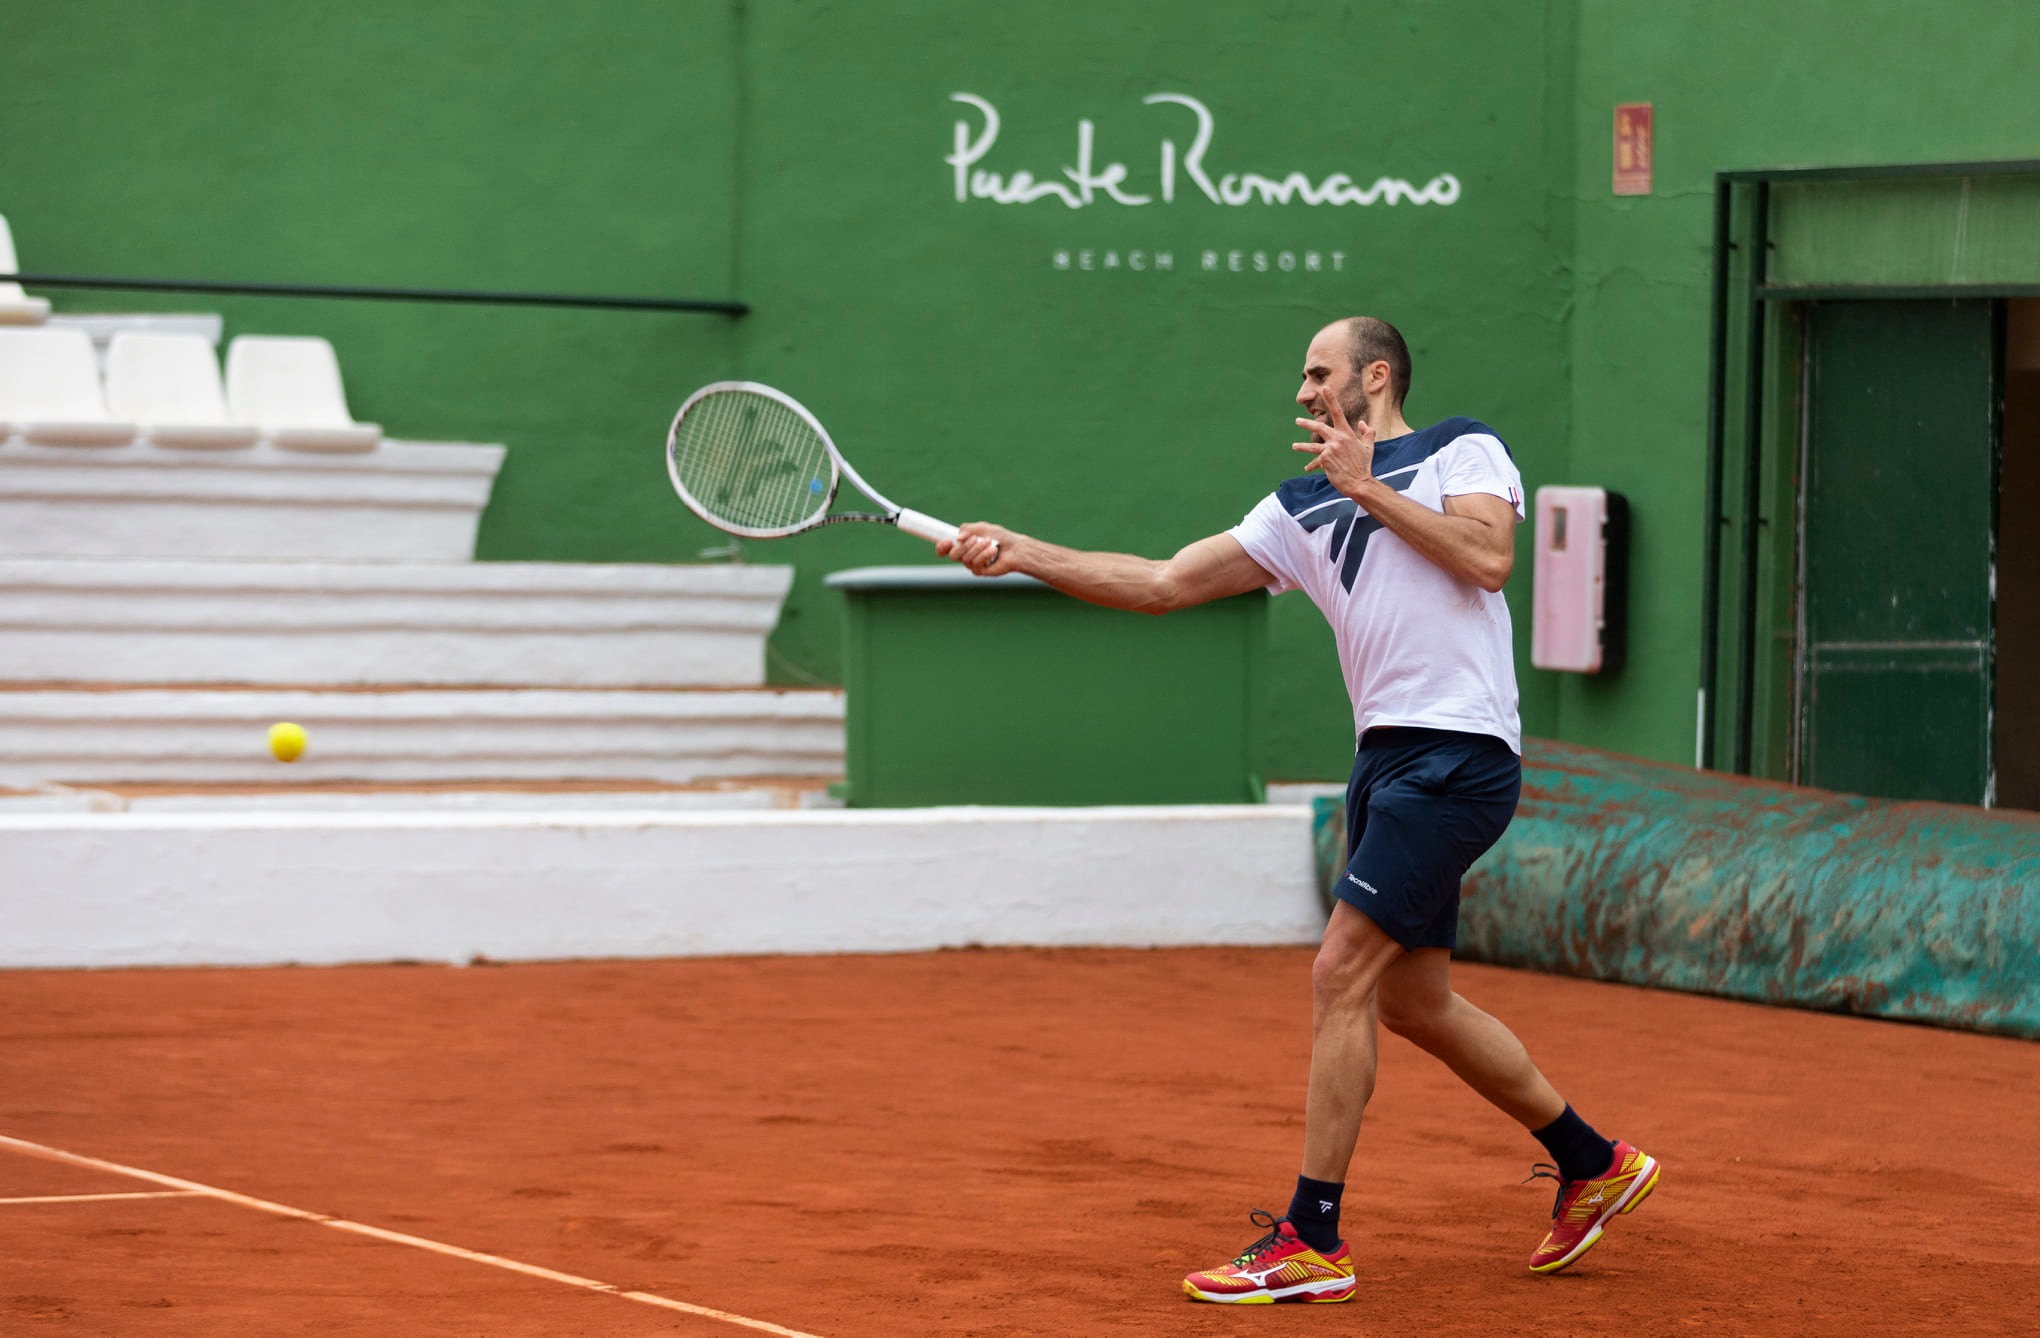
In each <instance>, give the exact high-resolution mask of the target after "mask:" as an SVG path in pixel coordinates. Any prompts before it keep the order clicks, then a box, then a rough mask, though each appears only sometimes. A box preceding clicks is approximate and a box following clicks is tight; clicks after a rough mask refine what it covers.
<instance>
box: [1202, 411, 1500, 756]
mask: <svg viewBox="0 0 2040 1338" xmlns="http://www.w3.org/2000/svg"><path fill="white" fill-rule="evenodd" d="M1374 476H1375V477H1376V478H1378V479H1380V480H1381V481H1382V482H1383V483H1386V484H1388V485H1389V486H1390V487H1393V488H1394V489H1395V490H1396V491H1397V492H1400V493H1402V494H1403V495H1404V496H1406V497H1408V498H1410V499H1411V500H1412V501H1415V502H1418V503H1421V504H1422V505H1424V506H1427V507H1429V508H1431V510H1433V511H1443V510H1444V509H1445V504H1444V499H1445V498H1447V497H1457V496H1461V495H1464V494H1466V493H1488V494H1491V495H1493V496H1496V497H1500V498H1502V499H1503V500H1505V501H1507V502H1508V503H1509V504H1510V505H1512V506H1514V507H1515V508H1516V518H1517V519H1518V520H1521V519H1522V518H1523V476H1522V475H1521V474H1519V473H1517V472H1516V466H1515V462H1514V461H1513V460H1511V459H1510V457H1509V449H1508V447H1506V446H1504V445H1503V444H1502V440H1501V438H1500V437H1497V436H1496V435H1495V434H1494V432H1493V431H1492V430H1491V429H1490V428H1488V427H1487V425H1486V424H1483V423H1477V422H1474V421H1473V420H1472V419H1470V418H1448V419H1446V420H1445V421H1444V422H1442V423H1436V424H1433V425H1432V426H1430V427H1427V428H1424V429H1422V430H1420V431H1417V432H1412V433H1410V434H1409V435H1408V436H1405V437H1396V438H1393V439H1391V440H1389V441H1384V442H1380V443H1377V444H1376V446H1375V448H1374ZM1226 533H1228V534H1230V535H1232V536H1233V538H1235V539H1237V540H1239V541H1240V546H1241V547H1243V548H1245V549H1246V550H1247V554H1248V556H1250V557H1252V558H1253V559H1254V561H1256V562H1258V563H1260V564H1261V566H1262V567H1264V568H1266V569H1267V571H1268V573H1269V574H1270V575H1272V576H1273V577H1274V578H1275V579H1274V580H1273V581H1271V582H1270V583H1269V585H1268V591H1269V593H1270V594H1277V595H1279V594H1281V593H1282V592H1283V591H1285V590H1297V589H1301V590H1303V591H1304V592H1305V593H1307V594H1308V595H1309V596H1310V597H1311V599H1312V600H1313V601H1314V602H1315V603H1316V604H1317V606H1318V608H1319V609H1320V610H1322V611H1323V612H1324V615H1325V617H1326V618H1327V619H1328V620H1329V621H1330V622H1331V624H1332V630H1333V632H1334V633H1335V634H1336V635H1337V636H1338V639H1339V664H1340V667H1341V668H1342V669H1343V670H1344V671H1345V675H1346V692H1347V694H1348V695H1349V696H1351V697H1352V699H1353V732H1354V736H1355V738H1358V737H1360V736H1361V735H1364V734H1365V733H1366V732H1367V731H1368V730H1369V729H1372V728H1373V727H1374V726H1376V725H1417V726H1423V727H1427V728H1431V729H1452V730H1460V731H1462V732H1465V733H1469V734H1492V735H1493V736H1495V737H1496V738H1498V739H1501V740H1503V741H1504V742H1506V743H1507V744H1508V745H1509V747H1510V748H1511V749H1513V750H1514V751H1516V752H1517V753H1521V752H1522V751H1523V726H1522V721H1521V719H1520V718H1519V717H1518V715H1517V699H1516V663H1515V647H1514V643H1513V642H1512V640H1511V638H1510V632H1509V605H1508V602H1507V601H1506V600H1504V599H1503V598H1502V597H1501V596H1500V595H1499V594H1490V593H1489V592H1488V591H1486V590H1483V589H1481V588H1480V587H1479V586H1477V585H1474V584H1472V583H1471V582H1468V581H1461V580H1459V579H1457V578H1455V577H1453V576H1451V575H1448V574H1447V573H1446V571H1445V570H1444V568H1442V567H1439V566H1438V565H1436V564H1435V563H1433V562H1432V561H1431V560H1430V559H1429V558H1426V557H1424V556H1423V555H1422V554H1420V553H1418V552H1417V550H1416V549H1414V548H1411V547H1410V546H1409V545H1408V544H1407V543H1405V542H1403V541H1402V540H1401V539H1399V538H1397V537H1396V536H1395V535H1394V534H1393V533H1391V532H1390V531H1389V530H1387V529H1384V528H1383V527H1382V524H1381V522H1380V521H1378V520H1376V519H1374V518H1373V517H1372V516H1369V515H1368V514H1367V513H1366V512H1365V511H1362V510H1361V509H1360V508H1359V506H1357V505H1356V504H1355V503H1354V502H1353V500H1352V499H1351V498H1349V497H1346V496H1345V495H1344V494H1342V493H1340V492H1339V490H1338V489H1337V488H1334V487H1333V486H1332V484H1331V482H1330V480H1328V479H1326V478H1325V477H1324V475H1322V474H1306V475H1305V476H1304V477H1302V478H1295V479H1290V480H1289V481H1288V482H1286V483H1284V484H1283V485H1282V486H1281V487H1279V488H1277V489H1276V490H1275V491H1274V492H1272V493H1270V494H1269V495H1268V496H1267V497H1266V498H1264V499H1263V500H1262V502H1261V504H1260V505H1259V506H1256V507H1255V508H1254V509H1253V510H1252V511H1249V512H1248V513H1247V517H1246V519H1245V520H1242V521H1241V522H1240V523H1239V524H1238V525H1235V526H1234V527H1233V528H1232V529H1230V530H1228V531H1226Z"/></svg>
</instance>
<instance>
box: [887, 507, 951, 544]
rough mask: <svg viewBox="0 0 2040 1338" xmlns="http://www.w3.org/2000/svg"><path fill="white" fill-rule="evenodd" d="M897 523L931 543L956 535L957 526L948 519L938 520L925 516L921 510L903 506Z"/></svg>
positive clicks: (918, 537) (916, 536)
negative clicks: (910, 509) (908, 508)
mask: <svg viewBox="0 0 2040 1338" xmlns="http://www.w3.org/2000/svg"><path fill="white" fill-rule="evenodd" d="M897 523H898V525H899V527H900V528H901V529H903V530H905V531H906V532H907V533H908V534H911V535H913V536H914V537H915V538H916V539H926V540H927V541H928V542H929V543H931V544H939V543H941V542H942V541H943V540H944V539H954V538H955V537H956V526H954V525H951V524H949V523H948V522H947V521H941V520H937V519H935V517H933V516H924V515H922V514H921V513H920V512H919V511H909V510H907V509H905V508H901V510H900V514H899V517H898V521H897Z"/></svg>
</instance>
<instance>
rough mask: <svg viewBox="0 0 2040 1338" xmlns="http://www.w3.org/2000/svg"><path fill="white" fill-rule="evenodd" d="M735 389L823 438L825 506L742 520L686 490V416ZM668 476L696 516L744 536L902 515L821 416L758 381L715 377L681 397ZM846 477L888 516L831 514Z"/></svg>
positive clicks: (669, 439)
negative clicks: (680, 455) (767, 524)
mask: <svg viewBox="0 0 2040 1338" xmlns="http://www.w3.org/2000/svg"><path fill="white" fill-rule="evenodd" d="M732 391H741V392H744V393H746V394H751V395H760V396H763V397H764V398H766V399H769V400H771V401H773V402H774V403H776V404H778V405H780V406H782V407H783V408H785V409H787V410H789V411H791V412H792V413H793V414H795V415H796V416H797V417H799V419H800V420H801V422H802V423H804V424H806V426H807V427H808V428H809V429H810V430H811V431H813V433H814V434H815V436H816V438H817V439H819V440H820V441H821V443H822V449H824V450H825V451H827V452H828V453H829V487H828V491H827V493H826V495H824V497H823V498H822V502H821V505H820V507H818V508H817V509H816V510H814V511H812V512H810V513H809V514H808V515H807V516H806V517H805V518H804V519H802V520H800V521H798V522H796V523H794V524H792V525H781V526H774V527H771V528H759V527H757V526H751V525H738V524H736V523H734V522H732V521H729V520H725V519H723V518H721V517H719V516H717V515H715V514H714V513H713V512H712V511H710V510H709V509H708V508H707V507H705V506H703V505H702V504H701V503H700V501H698V500H697V499H696V498H695V496H694V494H693V493H691V492H689V491H688V490H687V485H686V484H684V483H682V482H681V481H680V470H679V467H678V465H677V464H676V463H675V462H674V459H673V448H674V446H675V444H676V443H677V442H678V440H679V435H680V422H681V420H682V419H684V418H685V417H686V416H687V414H688V411H689V410H691V409H693V408H694V406H695V405H697V404H699V403H700V402H701V401H702V400H704V399H707V398H708V397H709V396H711V395H724V394H729V393H731V392H732ZM666 477H667V478H668V479H670V480H671V481H672V484H673V491H674V492H676V493H678V494H679V495H680V500H681V501H683V502H685V503H686V504H687V508H688V510H690V511H692V512H694V514H695V515H697V516H700V517H701V518H702V519H703V520H705V521H707V522H708V523H709V524H711V525H713V526H715V527H716V528H717V529H719V530H723V531H725V532H726V533H729V534H734V535H737V536H739V537H740V538H745V539H783V538H785V537H787V536H788V535H793V534H800V533H803V532H804V531H807V530H811V529H814V528H816V527H817V526H821V525H827V524H829V523H830V522H831V521H834V520H883V521H886V522H888V523H891V524H895V525H897V524H898V523H899V519H900V508H899V507H897V506H895V505H894V504H893V503H892V502H891V501H889V500H888V499H887V498H886V497H885V496H884V495H883V494H881V493H880V492H878V491H877V490H876V489H875V488H873V487H872V486H871V485H870V484H869V483H866V482H865V481H864V479H863V477H862V476H861V475H859V474H858V472H857V471H856V470H855V469H853V468H851V466H850V462H849V461H848V460H845V459H844V458H843V452H841V451H839V450H837V449H836V439H835V438H834V437H831V436H830V435H829V430H828V429H827V428H825V427H823V426H822V423H821V420H820V419H818V418H816V417H815V416H814V415H813V414H812V413H810V412H808V408H807V406H806V405H804V404H802V403H801V402H800V401H799V400H797V399H795V398H794V397H793V396H791V395H789V394H787V393H786V392H785V391H783V390H780V389H778V388H776V387H774V386H768V385H765V384H764V383H763V382H759V381H714V382H711V383H709V384H708V385H705V386H703V387H702V388H701V389H699V390H697V391H695V392H694V393H693V394H692V395H689V396H688V397H687V398H686V399H685V400H684V401H682V403H681V405H680V408H679V409H678V410H677V411H676V412H675V413H674V415H673V425H672V426H671V427H670V428H668V429H667V430H666ZM845 478H848V479H849V480H850V482H851V483H852V484H854V485H855V486H856V488H857V490H858V491H859V492H861V493H863V494H864V495H865V496H866V497H869V498H870V499H871V500H872V501H874V502H876V503H878V505H879V506H880V507H882V508H883V509H884V515H882V516H854V515H846V516H831V515H829V508H830V507H832V506H834V505H835V504H836V494H837V493H838V492H839V491H841V489H842V481H843V479H845ZM938 523H939V522H938Z"/></svg>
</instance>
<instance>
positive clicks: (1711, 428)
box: [1693, 175, 1733, 769]
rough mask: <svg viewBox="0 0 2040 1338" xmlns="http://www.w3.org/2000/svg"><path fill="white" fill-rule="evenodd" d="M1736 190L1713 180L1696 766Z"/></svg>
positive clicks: (1702, 748) (1716, 637)
mask: <svg viewBox="0 0 2040 1338" xmlns="http://www.w3.org/2000/svg"><path fill="white" fill-rule="evenodd" d="M1732 193H1733V187H1732V186H1730V184H1729V182H1728V180H1727V178H1725V177H1723V176H1720V175H1716V177H1715V178H1714V295H1713V302H1712V308H1711V311H1710V313H1709V316H1708V331H1707V507H1706V510H1705V512H1703V516H1704V518H1705V531H1704V533H1703V535H1702V538H1701V551H1702V553H1703V555H1704V556H1703V557H1702V558H1701V565H1700V704H1699V718H1698V720H1697V722H1696V723H1695V725H1694V731H1695V738H1694V745H1693V765H1694V766H1696V767H1700V768H1703V769H1705V768H1708V767H1712V766H1713V765H1714V702H1715V680H1716V677H1717V665H1718V661H1719V659H1720V653H1721V525H1722V515H1721V469H1722V461H1721V447H1722V433H1723V431H1724V424H1723V422H1722V409H1723V405H1722V395H1723V393H1724V392H1725V391H1726V389H1727V385H1728V253H1729V205H1730V201H1731V198H1732Z"/></svg>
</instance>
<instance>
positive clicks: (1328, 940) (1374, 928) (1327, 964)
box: [1310, 902, 1402, 999]
mask: <svg viewBox="0 0 2040 1338" xmlns="http://www.w3.org/2000/svg"><path fill="white" fill-rule="evenodd" d="M1401 952H1402V948H1401V947H1400V946H1399V945H1397V943H1396V942H1395V940H1394V939H1392V938H1390V937H1389V936H1388V935H1387V934H1386V933H1384V932H1383V931H1382V929H1381V927H1380V926H1379V925H1376V924H1375V923H1374V922H1373V921H1372V920H1370V919H1368V918H1367V917H1366V916H1364V915H1362V914H1360V912H1358V911H1356V910H1354V909H1353V908H1352V907H1350V906H1347V905H1345V904H1344V903H1343V902H1342V903H1340V905H1339V907H1338V909H1337V910H1336V911H1334V913H1333V915H1332V922H1331V923H1330V924H1329V925H1327V926H1326V927H1325V936H1324V941H1323V942H1321V943H1320V944H1319V945H1318V954H1317V960H1316V961H1314V962H1312V963H1311V969H1310V981H1311V988H1312V989H1313V990H1315V991H1316V992H1317V994H1318V996H1319V997H1320V998H1328V999H1336V998H1344V997H1347V996H1351V995H1359V996H1361V997H1363V998H1364V997H1366V996H1368V995H1371V994H1373V993H1374V987H1375V986H1376V985H1377V984H1379V983H1380V981H1381V973H1382V972H1383V971H1384V970H1386V969H1387V967H1388V964H1389V962H1391V961H1393V960H1394V959H1395V958H1396V957H1397V956H1399V955H1400V954H1401Z"/></svg>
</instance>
